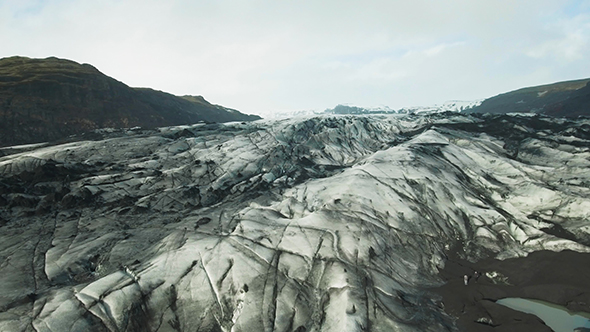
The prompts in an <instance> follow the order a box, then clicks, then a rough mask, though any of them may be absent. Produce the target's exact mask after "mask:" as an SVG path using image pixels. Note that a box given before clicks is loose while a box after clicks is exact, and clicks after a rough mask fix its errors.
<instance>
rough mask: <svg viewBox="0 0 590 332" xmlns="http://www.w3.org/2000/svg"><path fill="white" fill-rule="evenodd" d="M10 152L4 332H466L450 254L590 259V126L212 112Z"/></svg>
mask: <svg viewBox="0 0 590 332" xmlns="http://www.w3.org/2000/svg"><path fill="white" fill-rule="evenodd" d="M0 156H1V157H0V227H1V228H0V229H1V230H2V231H1V232H0V257H1V259H0V330H2V331H38V332H41V331H43V332H45V331H47V332H51V331H52V332H56V331H161V332H164V331H236V332H237V331H296V332H303V331H457V330H458V327H457V325H456V323H455V318H454V317H452V316H451V315H449V314H448V313H446V312H445V311H444V303H442V299H441V297H440V296H438V295H437V294H435V293H433V292H431V291H429V289H431V288H433V287H437V286H440V285H441V283H442V279H441V278H440V276H439V270H440V269H441V268H443V267H444V265H445V261H446V258H447V255H448V254H449V252H450V251H452V250H456V251H457V252H458V253H459V254H460V256H461V257H462V258H464V259H466V260H471V261H476V260H478V259H482V258H486V257H495V258H498V259H508V258H512V257H525V256H527V255H528V254H529V253H532V252H536V251H540V250H551V251H562V250H566V249H567V250H573V251H577V252H584V253H588V252H590V224H589V223H588V218H589V215H590V172H588V169H589V166H590V120H588V119H583V118H580V119H568V120H566V119H555V118H546V117H543V116H534V117H530V116H526V117H525V116H519V115H479V114H471V115H465V114H460V113H437V114H426V115H411V114H410V115H400V114H396V115H378V116H377V115H373V116H334V115H325V116H315V117H307V118H297V119H278V120H260V121H256V122H249V123H245V122H243V123H239V122H234V123H227V124H205V123H199V124H195V125H190V126H177V127H166V128H159V129H156V130H144V129H141V128H132V129H116V130H101V131H97V132H95V133H94V134H93V135H91V136H89V137H81V138H79V140H76V139H73V140H72V141H70V142H64V143H61V144H46V145H42V146H39V145H35V146H21V147H8V148H2V149H1V150H0ZM564 234H565V235H564Z"/></svg>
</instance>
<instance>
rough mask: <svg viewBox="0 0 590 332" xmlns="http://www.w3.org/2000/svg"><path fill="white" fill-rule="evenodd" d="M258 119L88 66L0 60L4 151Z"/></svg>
mask: <svg viewBox="0 0 590 332" xmlns="http://www.w3.org/2000/svg"><path fill="white" fill-rule="evenodd" d="M257 119H260V117H258V116H253V115H245V114H242V113H240V112H238V111H236V110H233V109H229V108H225V107H222V106H219V105H212V104H210V103H209V102H207V101H206V100H205V99H203V97H200V96H198V97H195V96H184V97H177V96H174V95H171V94H168V93H165V92H161V91H155V90H152V89H145V88H142V89H139V88H131V87H129V86H127V85H125V84H124V83H122V82H119V81H117V80H115V79H113V78H111V77H108V76H106V75H104V74H103V73H101V72H100V71H98V70H97V69H96V68H94V67H93V66H91V65H89V64H79V63H76V62H74V61H70V60H65V59H58V58H47V59H30V58H25V57H10V58H3V59H0V146H9V145H16V144H28V143H39V142H45V141H54V140H59V139H64V138H66V137H68V136H70V135H76V134H82V133H86V132H91V131H93V130H96V129H100V128H130V127H137V126H139V127H143V128H156V127H162V126H171V125H184V124H193V123H196V122H199V121H205V122H228V121H251V120H257Z"/></svg>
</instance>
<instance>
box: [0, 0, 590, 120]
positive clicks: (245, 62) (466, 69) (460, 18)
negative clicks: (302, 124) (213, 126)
mask: <svg viewBox="0 0 590 332" xmlns="http://www.w3.org/2000/svg"><path fill="white" fill-rule="evenodd" d="M14 55H20V56H27V57H31V58H46V57H49V56H56V57H58V58H65V59H70V60H74V61H76V62H79V63H89V64H92V65H93V66H95V67H96V68H98V69H99V70H100V71H101V72H103V73H104V74H106V75H108V76H111V77H113V78H115V79H117V80H119V81H122V82H123V83H125V84H127V85H129V86H132V87H150V88H153V89H156V90H162V91H166V92H169V93H173V94H176V95H202V96H204V97H205V99H207V100H208V101H210V102H212V103H214V104H220V105H223V106H226V107H231V108H235V109H238V110H240V111H242V112H244V113H249V114H260V115H263V116H265V115H268V114H272V113H276V112H285V111H297V110H311V109H314V110H324V109H326V108H333V107H334V106H336V105H337V104H353V105H357V106H368V107H370V106H389V107H391V108H394V109H397V108H401V107H407V106H429V105H433V104H440V103H443V102H445V101H448V100H465V101H471V100H476V99H483V98H488V97H491V96H494V95H497V94H500V93H503V92H508V91H511V90H515V89H518V88H522V87H526V86H534V85H540V84H547V83H552V82H557V81H565V80H572V79H579V78H587V77H590V0H404V1H398V0H362V1H360V0H359V1H352V0H311V1H310V0H297V1H294V0H193V1H188V0H166V1H163V0H157V1H156V0H101V1H96V0H89V1H86V0H47V1H43V0H0V58H2V57H8V56H14Z"/></svg>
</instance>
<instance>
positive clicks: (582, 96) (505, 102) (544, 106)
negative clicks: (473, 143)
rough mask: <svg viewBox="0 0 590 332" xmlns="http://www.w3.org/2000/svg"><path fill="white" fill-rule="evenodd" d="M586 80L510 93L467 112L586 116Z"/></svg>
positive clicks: (589, 97)
mask: <svg viewBox="0 0 590 332" xmlns="http://www.w3.org/2000/svg"><path fill="white" fill-rule="evenodd" d="M589 82H590V79H582V80H575V81H565V82H557V83H553V84H546V85H539V86H533V87H528V88H523V89H518V90H515V91H510V92H507V93H503V94H500V95H497V96H495V97H491V98H488V99H486V100H484V101H483V102H482V103H481V105H479V106H477V107H474V108H471V109H468V110H467V112H475V113H493V114H505V113H541V114H545V115H550V116H555V117H578V116H580V115H582V116H590V85H589Z"/></svg>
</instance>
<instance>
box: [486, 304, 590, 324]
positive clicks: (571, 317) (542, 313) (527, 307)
mask: <svg viewBox="0 0 590 332" xmlns="http://www.w3.org/2000/svg"><path fill="white" fill-rule="evenodd" d="M496 303H498V304H501V305H503V306H506V307H508V308H511V309H514V310H518V311H522V312H526V313H529V314H533V315H535V316H537V317H539V318H540V319H542V320H543V321H544V322H545V324H546V325H547V326H549V327H550V328H551V329H553V331H555V332H572V331H574V329H575V328H578V327H585V328H587V329H590V313H573V312H570V311H569V310H567V309H566V308H565V307H562V306H559V305H555V304H552V303H547V302H543V301H538V300H527V299H521V298H516V297H509V298H505V299H501V300H498V301H496Z"/></svg>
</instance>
